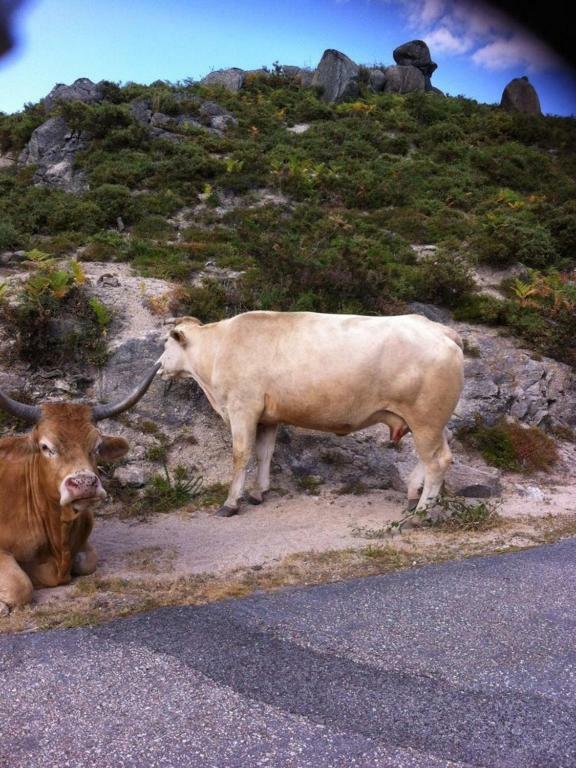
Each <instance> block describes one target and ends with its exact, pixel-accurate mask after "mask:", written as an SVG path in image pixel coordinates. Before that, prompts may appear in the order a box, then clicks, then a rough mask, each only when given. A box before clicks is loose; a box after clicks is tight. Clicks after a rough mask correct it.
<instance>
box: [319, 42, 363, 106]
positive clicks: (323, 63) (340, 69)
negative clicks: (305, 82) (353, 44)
mask: <svg viewBox="0 0 576 768" xmlns="http://www.w3.org/2000/svg"><path fill="white" fill-rule="evenodd" d="M358 72H359V67H358V64H355V63H354V62H353V61H352V59H350V58H348V56H346V54H344V53H340V51H335V50H333V49H332V48H329V49H328V50H326V51H324V53H323V55H322V58H321V59H320V63H319V64H318V69H317V70H316V72H315V73H314V77H313V78H312V85H313V86H315V87H320V88H321V89H322V99H323V100H324V101H330V102H333V101H344V100H345V99H354V98H356V97H357V96H358V93H359V90H358Z"/></svg>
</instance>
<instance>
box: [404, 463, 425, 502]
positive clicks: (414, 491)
mask: <svg viewBox="0 0 576 768" xmlns="http://www.w3.org/2000/svg"><path fill="white" fill-rule="evenodd" d="M424 478H425V467H424V464H423V463H422V462H421V461H419V462H418V463H417V464H416V466H415V467H414V469H413V470H412V472H411V473H410V476H409V477H408V493H407V496H408V509H415V508H416V505H417V504H418V499H419V498H420V494H421V492H422V488H423V486H424Z"/></svg>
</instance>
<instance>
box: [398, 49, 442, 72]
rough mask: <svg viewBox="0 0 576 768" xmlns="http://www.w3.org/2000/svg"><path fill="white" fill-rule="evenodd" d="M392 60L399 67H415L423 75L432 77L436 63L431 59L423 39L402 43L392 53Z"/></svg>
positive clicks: (436, 66)
mask: <svg viewBox="0 0 576 768" xmlns="http://www.w3.org/2000/svg"><path fill="white" fill-rule="evenodd" d="M392 55H393V56H394V61H395V62H396V64H399V65H400V66H401V67H416V69H419V70H420V72H422V74H423V75H424V76H425V77H432V73H433V72H434V71H435V70H436V69H437V68H438V64H436V63H435V62H433V61H432V57H431V56H430V50H429V48H428V46H427V45H426V43H425V42H424V41H423V40H411V41H410V42H409V43H403V44H402V45H399V46H398V48H395V49H394V52H393V53H392Z"/></svg>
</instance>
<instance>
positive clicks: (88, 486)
mask: <svg viewBox="0 0 576 768" xmlns="http://www.w3.org/2000/svg"><path fill="white" fill-rule="evenodd" d="M41 410H42V416H41V418H40V421H39V422H38V423H37V424H36V426H35V427H34V429H33V431H32V433H31V435H30V436H29V440H30V442H31V448H32V450H33V451H35V452H36V453H37V454H38V471H39V474H40V483H41V487H42V489H43V491H44V493H46V494H47V495H48V496H49V497H50V498H52V499H54V500H56V499H58V501H59V503H60V505H61V506H63V507H64V506H66V505H68V504H72V505H73V506H74V507H75V508H77V507H82V506H86V505H87V504H88V503H94V502H96V501H99V500H101V499H103V498H105V497H106V491H105V490H104V488H103V487H102V483H101V482H100V478H99V477H98V474H97V465H98V463H99V462H102V461H113V460H114V459H119V458H121V457H122V456H124V455H125V454H126V452H127V451H128V447H129V446H128V443H127V442H126V440H124V438H123V437H110V436H109V435H103V434H102V433H101V432H100V430H99V429H97V427H96V426H95V425H94V422H93V421H92V409H91V408H90V407H89V406H87V405H74V404H70V403H51V404H48V405H44V406H42V408H41ZM80 502H81V503H80Z"/></svg>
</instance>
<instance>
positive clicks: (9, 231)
mask: <svg viewBox="0 0 576 768" xmlns="http://www.w3.org/2000/svg"><path fill="white" fill-rule="evenodd" d="M20 237H21V236H20V233H19V232H18V230H17V229H16V227H15V226H14V224H13V223H12V220H11V219H10V218H9V217H8V216H1V217H0V251H4V250H6V249H8V248H16V246H17V245H18V244H19V243H20Z"/></svg>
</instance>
